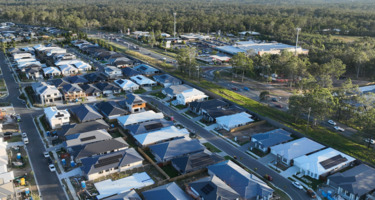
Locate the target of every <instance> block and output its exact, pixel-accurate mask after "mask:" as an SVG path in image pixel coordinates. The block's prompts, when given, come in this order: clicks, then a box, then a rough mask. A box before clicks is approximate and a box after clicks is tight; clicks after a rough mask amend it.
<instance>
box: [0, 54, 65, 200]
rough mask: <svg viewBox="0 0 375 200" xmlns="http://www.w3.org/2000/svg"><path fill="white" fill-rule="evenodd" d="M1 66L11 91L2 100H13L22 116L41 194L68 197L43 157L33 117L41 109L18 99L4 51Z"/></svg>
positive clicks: (0, 58) (0, 57) (50, 197)
mask: <svg viewBox="0 0 375 200" xmlns="http://www.w3.org/2000/svg"><path fill="white" fill-rule="evenodd" d="M0 67H1V70H2V72H3V78H4V80H5V82H6V84H7V87H8V91H9V96H8V97H7V98H6V99H3V100H1V102H8V101H9V102H11V103H12V104H13V107H14V110H15V112H16V113H17V114H20V116H21V119H22V122H20V123H19V125H20V128H21V130H22V131H23V132H26V133H27V135H28V138H29V144H28V145H26V148H27V151H28V153H29V158H30V159H29V160H30V162H31V165H32V168H33V170H34V174H35V176H36V179H37V180H36V181H37V184H38V185H39V189H40V192H41V196H42V198H43V199H46V200H49V199H66V196H65V193H64V191H63V189H62V185H61V184H60V181H59V180H58V177H57V175H56V172H50V170H49V168H48V163H47V160H46V159H45V158H44V157H43V152H44V151H45V148H44V146H43V143H42V140H41V139H40V137H39V133H38V131H37V129H36V127H35V125H34V123H33V117H35V116H37V115H39V113H40V111H39V112H38V111H36V110H30V109H26V106H25V105H24V104H22V101H21V100H19V99H18V97H19V95H20V92H19V90H18V83H16V81H15V80H14V78H13V76H12V73H11V70H10V69H9V67H8V65H7V63H6V60H5V56H4V54H3V53H0Z"/></svg>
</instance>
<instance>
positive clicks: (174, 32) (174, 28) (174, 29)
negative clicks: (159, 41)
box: [173, 12, 177, 40]
mask: <svg viewBox="0 0 375 200" xmlns="http://www.w3.org/2000/svg"><path fill="white" fill-rule="evenodd" d="M176 15H177V13H176V12H174V13H173V18H174V23H173V25H174V26H173V37H174V38H173V39H174V40H175V39H176Z"/></svg>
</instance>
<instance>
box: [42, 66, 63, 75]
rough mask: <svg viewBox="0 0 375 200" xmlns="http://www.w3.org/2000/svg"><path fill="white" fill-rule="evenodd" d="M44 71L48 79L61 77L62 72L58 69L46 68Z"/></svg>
mask: <svg viewBox="0 0 375 200" xmlns="http://www.w3.org/2000/svg"><path fill="white" fill-rule="evenodd" d="M42 70H43V74H44V77H46V78H50V77H55V76H60V75H61V72H60V70H59V69H58V68H57V67H46V68H43V69H42Z"/></svg>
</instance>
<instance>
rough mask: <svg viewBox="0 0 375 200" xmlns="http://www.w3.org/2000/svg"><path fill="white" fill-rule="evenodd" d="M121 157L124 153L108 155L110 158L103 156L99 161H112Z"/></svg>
mask: <svg viewBox="0 0 375 200" xmlns="http://www.w3.org/2000/svg"><path fill="white" fill-rule="evenodd" d="M120 158H122V154H118V155H115V156H111V157H108V158H103V159H100V160H99V161H98V162H99V163H102V162H107V161H110V160H118V159H120Z"/></svg>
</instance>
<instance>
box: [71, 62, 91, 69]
mask: <svg viewBox="0 0 375 200" xmlns="http://www.w3.org/2000/svg"><path fill="white" fill-rule="evenodd" d="M73 65H74V67H76V68H77V69H86V68H91V65H89V64H87V63H85V62H83V61H80V62H76V63H74V64H73Z"/></svg>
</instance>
